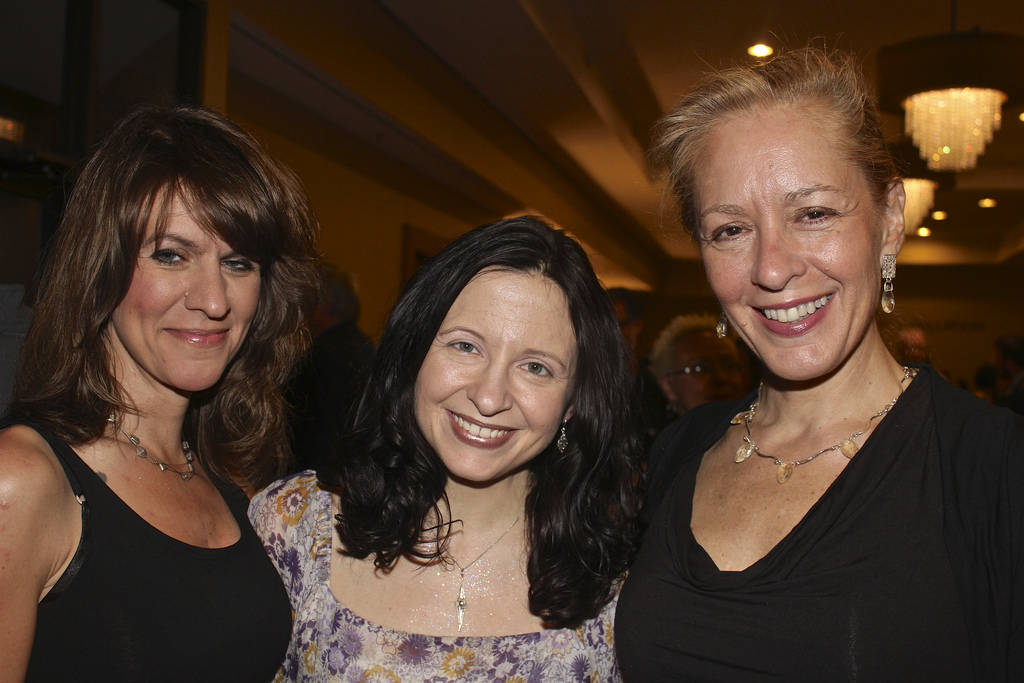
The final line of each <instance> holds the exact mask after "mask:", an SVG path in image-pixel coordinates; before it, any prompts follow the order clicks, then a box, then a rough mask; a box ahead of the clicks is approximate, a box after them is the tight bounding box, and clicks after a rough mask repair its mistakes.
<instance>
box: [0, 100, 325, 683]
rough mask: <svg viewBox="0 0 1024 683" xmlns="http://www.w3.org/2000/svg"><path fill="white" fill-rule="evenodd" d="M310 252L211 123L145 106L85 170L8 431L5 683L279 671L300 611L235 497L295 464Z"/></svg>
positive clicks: (277, 187)
mask: <svg viewBox="0 0 1024 683" xmlns="http://www.w3.org/2000/svg"><path fill="white" fill-rule="evenodd" d="M315 237H316V222H315V219H314V217H313V215H312V212H311V210H310V207H309V203H308V200H307V198H306V196H305V194H304V192H303V190H302V188H301V186H300V184H299V182H298V180H297V179H296V178H295V176H294V175H293V174H292V173H291V172H290V171H288V170H286V169H284V168H283V167H281V166H280V165H279V164H277V163H276V162H274V161H273V160H272V159H271V158H270V157H269V156H267V154H266V153H265V152H264V151H263V150H262V149H261V148H260V146H259V145H258V144H257V143H256V141H255V140H253V139H252V138H251V137H250V136H249V135H248V134H247V133H245V132H244V131H242V130H241V129H240V128H239V127H238V126H236V125H234V124H233V123H231V122H230V121H228V120H227V119H226V118H224V117H223V116H221V115H220V114H217V113H215V112H211V111H208V110H204V109H199V108H195V107H184V106H180V107H154V106H149V107H144V108H141V109H139V110H136V111H135V112H133V113H132V114H130V115H129V116H127V117H126V118H125V119H124V120H122V121H121V122H120V123H119V124H118V126H117V127H116V128H115V130H114V131H113V133H112V134H111V135H110V136H109V137H108V138H107V139H106V141H104V142H103V143H102V145H101V146H100V147H99V149H98V150H97V152H96V154H95V155H94V156H93V158H92V160H91V161H90V162H89V163H88V165H86V167H85V168H84V169H83V171H82V173H81V176H80V177H79V179H78V181H77V183H76V187H75V190H74V193H73V194H72V197H71V199H70V202H69V204H68V207H67V211H66V214H65V216H64V219H63V221H62V224H61V228H60V230H59V232H58V234H57V237H56V242H55V244H54V245H53V248H52V250H51V253H50V254H49V257H48V262H47V268H46V272H45V276H44V279H43V286H42V290H41V296H40V300H39V303H38V306H37V315H36V318H35V321H34V323H33V326H32V329H31V330H30V332H29V334H28V337H27V339H26V342H25V346H24V349H23V355H22V358H21V364H20V366H19V369H18V375H17V378H16V383H15V390H14V397H13V401H12V403H11V407H10V409H9V412H8V418H7V420H6V421H5V422H3V423H0V428H4V429H3V430H2V431H0V490H3V491H4V496H3V505H2V506H0V613H2V614H3V615H4V621H5V628H4V629H2V630H0V659H2V660H3V661H4V662H6V663H7V666H6V667H5V671H3V672H0V679H2V680H21V679H22V677H26V679H27V680H58V679H60V680H70V679H74V680H104V681H113V680H118V681H120V680H146V681H158V680H167V681H180V680H191V681H198V680H211V681H222V680H261V679H267V678H269V677H271V676H272V675H273V672H274V670H275V668H276V666H277V664H278V663H279V662H280V659H281V658H282V657H283V653H284V649H285V647H286V645H287V642H288V634H289V628H290V613H289V606H288V599H287V596H286V594H285V593H284V590H283V588H282V586H281V583H280V580H279V579H278V577H277V573H276V572H275V571H274V568H273V566H272V565H271V564H270V563H269V561H268V560H267V558H266V557H265V556H264V554H263V551H262V548H261V545H260V543H259V541H258V540H257V538H256V537H255V535H254V534H253V531H252V529H251V527H250V526H249V525H248V522H247V520H246V519H245V509H246V504H247V500H246V497H245V495H244V494H243V492H242V491H240V490H239V487H242V488H244V489H247V490H250V491H252V490H255V489H257V488H259V487H261V486H263V485H265V484H267V483H268V482H269V481H271V480H273V479H274V478H275V477H276V476H279V475H280V474H281V473H282V472H283V469H284V466H285V463H286V460H287V459H288V455H289V452H288V447H287V440H286V438H285V433H286V432H285V423H284V420H285V417H286V411H285V409H284V403H283V401H282V398H281V395H280V387H281V385H282V383H283V382H284V381H285V379H286V378H287V377H288V375H289V373H290V371H291V367H292V365H293V362H294V361H295V359H296V358H297V356H298V355H299V354H300V353H302V351H303V350H304V349H305V346H306V343H307V337H308V335H307V332H306V327H305V319H306V315H307V313H308V312H309V310H310V308H311V306H312V303H313V302H314V301H315V293H316V282H317V278H316V273H315V270H314V262H315V251H314V242H315ZM58 652H59V653H60V656H59V657H58V656H55V654H56V653H58ZM5 677H6V678H5Z"/></svg>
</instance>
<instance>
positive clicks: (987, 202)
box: [978, 197, 996, 209]
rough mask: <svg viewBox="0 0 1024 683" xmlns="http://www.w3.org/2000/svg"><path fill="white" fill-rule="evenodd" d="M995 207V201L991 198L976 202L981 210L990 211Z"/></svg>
mask: <svg viewBox="0 0 1024 683" xmlns="http://www.w3.org/2000/svg"><path fill="white" fill-rule="evenodd" d="M995 205H996V200H994V199H992V198H991V197H985V198H984V199H979V200H978V206H980V207H981V208H983V209H991V208H992V207H993V206H995Z"/></svg>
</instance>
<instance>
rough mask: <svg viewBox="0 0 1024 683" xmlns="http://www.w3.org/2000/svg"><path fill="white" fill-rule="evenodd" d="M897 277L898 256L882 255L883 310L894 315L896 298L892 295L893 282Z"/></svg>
mask: <svg viewBox="0 0 1024 683" xmlns="http://www.w3.org/2000/svg"><path fill="white" fill-rule="evenodd" d="M895 277H896V254H882V280H884V282H882V310H883V311H885V312H886V313H892V311H893V309H894V308H896V297H894V296H893V295H892V280H893V278H895Z"/></svg>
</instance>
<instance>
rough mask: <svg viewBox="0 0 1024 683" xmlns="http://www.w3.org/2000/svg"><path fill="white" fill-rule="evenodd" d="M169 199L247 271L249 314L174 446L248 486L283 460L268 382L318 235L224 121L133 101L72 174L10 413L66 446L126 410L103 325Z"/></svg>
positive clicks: (244, 138) (253, 145)
mask: <svg viewBox="0 0 1024 683" xmlns="http://www.w3.org/2000/svg"><path fill="white" fill-rule="evenodd" d="M174 198H178V199H180V200H181V201H182V202H183V203H184V205H185V207H186V210H187V211H188V213H189V215H190V216H191V217H192V219H193V220H195V221H196V222H197V223H198V224H199V225H200V226H201V227H202V228H203V229H204V230H206V231H208V232H209V233H210V234H212V235H216V236H217V237H219V238H220V239H222V240H223V241H224V242H226V243H227V244H229V245H230V246H231V247H232V248H233V249H235V250H236V251H238V252H239V253H240V254H242V255H244V256H245V257H246V258H250V259H252V260H253V261H255V262H256V263H258V264H259V266H260V271H261V281H260V295H259V305H258V308H257V311H256V315H255V317H254V318H253V321H252V324H251V325H250V327H249V332H248V335H247V336H246V339H245V341H244V342H243V344H242V346H241V348H240V349H239V351H238V353H237V354H236V356H235V358H234V359H233V360H232V361H231V363H230V364H229V365H228V368H227V369H226V371H225V373H224V375H223V376H222V377H221V379H220V380H219V381H218V382H217V383H216V384H215V385H214V386H212V387H210V388H209V389H206V390H204V391H200V392H195V393H194V394H193V395H192V396H191V399H190V402H189V408H188V411H187V413H186V417H185V423H184V425H183V437H184V438H185V439H188V440H189V442H191V443H194V444H196V451H197V455H196V457H197V458H199V459H200V460H201V461H202V464H203V467H204V468H205V469H206V470H207V471H208V472H209V473H210V474H211V475H212V476H214V477H215V478H218V479H221V480H226V481H234V482H235V483H237V484H239V485H241V486H242V487H243V488H245V489H248V490H250V491H252V490H255V489H258V488H261V487H262V486H264V485H266V484H268V483H270V482H271V481H273V480H274V479H275V478H277V477H278V476H280V475H281V474H283V473H284V471H285V469H286V467H287V464H288V461H289V459H290V456H291V453H290V451H289V448H288V441H287V438H286V420H287V407H286V404H285V402H284V400H283V398H282V396H281V386H282V385H283V384H284V383H285V381H286V380H287V379H288V378H289V377H290V375H291V372H292V368H293V366H294V364H295V362H296V360H297V359H298V358H299V357H300V356H301V354H302V353H304V351H305V350H306V348H307V346H308V344H309V333H308V329H307V320H308V317H309V314H310V313H311V312H312V309H313V307H314V306H315V303H316V299H317V287H318V282H319V279H318V274H317V271H316V263H317V256H316V250H315V243H316V238H317V235H318V227H317V222H316V218H315V217H314V215H313V212H312V210H311V208H310V205H309V200H308V198H307V197H306V193H305V191H304V190H303V189H302V186H301V183H300V182H299V180H298V178H297V177H296V176H295V174H294V173H292V172H291V171H290V170H288V169H287V168H285V167H284V166H283V165H281V164H279V163H278V162H276V161H274V160H273V159H271V158H270V156H268V155H267V153H266V152H265V151H263V149H262V148H261V147H260V145H259V144H258V143H257V142H256V141H255V140H254V139H253V138H252V137H251V136H250V135H249V134H248V133H246V132H245V131H244V130H242V129H241V128H240V127H239V126H237V125H235V124H234V123H232V122H231V121H229V120H228V119H227V118H225V117H224V116H223V115H221V114H219V113H217V112H214V111H210V110H207V109H202V108H199V107H193V106H184V105H146V106H143V107H140V108H138V109H136V110H134V111H133V112H131V113H130V114H129V115H128V116H126V117H125V118H124V119H122V120H121V121H120V122H119V123H118V125H117V126H116V128H115V129H114V130H113V132H112V133H111V134H110V135H109V137H107V138H106V140H104V141H103V143H102V144H101V145H100V146H99V148H98V149H97V150H96V152H95V154H94V155H93V156H92V158H91V159H90V160H89V162H88V163H87V164H86V166H85V167H84V168H83V169H82V172H81V173H80V175H79V177H78V179H77V181H76V183H75V187H74V191H73V192H72V194H71V198H70V200H69V202H68V205H67V209H66V211H65V214H64V217H63V220H62V221H61V225H60V228H59V230H58V232H57V234H56V236H55V238H54V243H53V244H52V245H51V248H50V250H49V253H48V257H47V261H46V267H45V269H44V274H43V279H42V284H41V288H40V295H39V299H38V302H37V307H36V316H35V320H34V321H33V324H32V327H31V329H30V330H29V333H28V336H27V338H26V340H25V344H24V347H23V349H22V355H21V359H20V363H19V367H18V372H17V376H16V378H15V386H14V395H13V400H12V402H11V406H10V408H9V411H8V412H9V415H10V416H11V417H14V418H15V419H18V420H23V421H26V422H29V423H31V424H35V425H39V426H41V427H45V428H48V429H50V430H51V431H52V432H54V433H55V434H56V435H57V436H59V437H60V438H62V439H63V440H65V441H66V442H68V443H70V444H72V445H76V444H82V443H89V442H92V441H95V440H96V439H98V438H100V437H101V436H102V435H103V434H104V433H105V431H106V429H107V427H108V425H107V419H108V418H109V417H112V416H119V415H123V414H126V413H132V412H137V411H136V409H135V407H134V405H133V403H132V398H131V396H128V395H127V394H126V392H125V390H124V388H123V387H122V386H121V385H120V383H119V382H118V381H117V379H116V378H115V376H114V372H113V364H112V357H111V355H110V352H109V348H108V339H107V335H108V332H107V326H108V324H109V322H110V316H111V314H112V313H113V312H114V309H115V308H117V306H118V304H119V303H120V302H121V300H122V299H123V298H124V296H125V294H126V293H127V292H128V288H129V286H130V285H131V281H132V276H133V274H134V272H135V267H136V262H137V260H138V257H139V253H140V250H141V247H142V243H143V241H144V239H145V237H146V228H147V225H148V224H149V221H150V219H151V217H154V218H156V219H157V220H156V229H157V232H158V234H160V233H161V232H162V230H163V228H164V221H163V220H162V219H161V216H162V215H163V214H165V213H166V211H165V209H166V208H167V207H169V206H170V203H171V202H172V201H173V200H174Z"/></svg>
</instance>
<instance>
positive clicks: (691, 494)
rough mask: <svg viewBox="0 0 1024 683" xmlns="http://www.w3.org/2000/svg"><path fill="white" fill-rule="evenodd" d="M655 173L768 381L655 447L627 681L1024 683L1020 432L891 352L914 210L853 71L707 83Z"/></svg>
mask: <svg viewBox="0 0 1024 683" xmlns="http://www.w3.org/2000/svg"><path fill="white" fill-rule="evenodd" d="M653 155H654V158H655V159H657V160H658V161H659V162H661V164H662V165H663V166H665V167H667V169H668V183H669V188H670V190H671V192H672V193H673V195H674V196H675V198H676V200H677V201H678V203H679V209H680V213H681V217H682V221H683V223H684V225H685V226H686V228H687V229H688V230H690V231H691V232H692V234H693V235H694V237H695V239H696V241H697V243H698V245H699V248H700V253H701V257H702V259H703V262H704V266H705V270H706V272H707V276H708V282H709V284H710V285H711V289H712V291H713V292H714V294H715V296H716V298H717V299H718V301H719V303H720V304H721V306H722V310H723V315H724V318H723V321H724V322H725V323H726V324H728V325H730V326H731V327H732V328H733V329H735V330H736V331H737V333H738V335H739V337H740V338H741V339H742V340H743V341H744V342H745V343H746V344H747V345H748V347H749V348H750V349H751V351H752V352H753V353H754V354H755V355H756V356H757V357H758V358H759V359H760V361H761V363H762V365H763V370H764V374H763V383H762V385H761V387H760V388H759V389H758V390H757V391H756V392H754V393H752V394H751V395H749V396H748V397H746V398H745V399H743V400H741V401H739V402H737V403H734V404H731V405H730V404H724V405H722V404H710V405H708V406H704V407H701V408H697V409H695V410H693V411H690V412H689V413H687V415H686V416H684V418H683V419H682V420H679V421H678V422H677V423H675V425H674V426H672V427H670V428H669V429H667V430H665V432H663V434H662V436H661V438H660V440H659V442H658V443H656V444H655V445H654V448H653V451H652V454H651V464H650V477H651V479H652V480H661V481H662V482H665V485H664V487H663V489H662V491H661V492H659V493H658V494H657V495H652V496H651V497H650V498H649V500H648V502H647V506H648V508H647V512H648V516H649V517H650V519H651V523H650V526H649V528H648V530H647V532H646V536H645V538H644V541H643V545H642V548H641V550H640V553H639V554H638V556H637V559H636V562H635V563H634V565H633V567H632V569H631V571H630V575H629V578H628V579H627V581H626V584H625V586H624V588H623V592H622V595H621V597H620V600H619V610H618V615H617V620H616V642H617V647H618V652H619V658H620V662H621V665H622V667H623V672H624V674H625V676H624V677H625V678H626V680H627V681H645V682H647V681H686V680H701V681H709V680H722V681H740V680H750V681H755V680H756V681H763V680H833V681H846V680H865V681H879V680H950V681H964V680H985V681H1011V680H1013V681H1016V680H1021V679H1022V677H1024V553H1022V552H1021V551H1020V549H1021V548H1024V420H1022V419H1021V418H1020V417H1015V416H1014V415H1012V414H1011V413H1010V412H1008V411H1003V410H998V409H995V408H992V407H991V406H989V405H988V404H985V403H984V402H982V401H980V400H978V399H976V398H975V397H974V396H971V395H970V394H968V393H966V392H963V391H961V390H959V389H957V388H955V387H952V386H951V385H949V384H948V383H947V382H946V381H945V380H944V379H943V378H942V377H941V376H940V375H939V374H938V373H936V372H935V371H934V370H933V369H932V368H930V367H929V366H927V365H906V366H904V365H901V364H900V363H898V362H897V361H896V360H895V359H893V357H892V356H891V355H890V354H889V352H888V351H887V350H886V347H885V344H884V343H883V342H882V338H881V335H880V334H879V331H878V324H877V322H876V311H877V309H878V308H879V304H881V310H882V315H885V314H887V313H889V312H891V311H892V310H893V307H894V306H895V300H896V299H895V295H896V286H895V279H896V265H895V264H896V259H897V257H898V255H899V252H900V248H901V247H902V246H903V240H904V224H903V205H904V191H903V185H902V183H901V181H900V179H899V176H898V174H897V171H896V168H895V166H894V164H893V162H892V160H891V158H890V156H889V155H888V153H887V152H886V146H885V140H884V138H883V136H882V128H881V123H880V118H879V114H878V111H877V108H876V106H875V104H874V102H873V100H872V99H871V98H870V96H869V95H868V92H867V89H866V87H865V84H864V82H863V79H862V77H861V75H860V73H859V70H858V68H857V67H856V65H855V64H853V63H852V61H851V60H850V59H848V58H847V57H845V56H843V55H840V54H828V53H825V52H823V51H821V50H817V49H813V48H807V49H802V50H794V51H791V52H785V53H783V54H782V55H781V56H779V57H777V58H776V59H773V60H772V61H769V62H766V63H761V64H758V65H756V66H749V67H740V68H736V69H732V70H728V71H724V72H721V73H715V74H711V75H709V76H707V77H705V79H704V80H702V81H701V82H700V83H699V84H698V85H697V86H696V87H695V89H694V90H693V91H692V92H691V93H689V94H688V95H686V96H685V97H684V98H683V99H682V100H681V101H680V102H679V104H677V105H676V107H675V108H674V109H673V110H672V111H671V112H670V113H669V114H668V115H667V116H666V117H665V118H664V119H663V120H662V122H661V124H660V127H659V129H658V133H657V136H656V142H655V145H654V151H653Z"/></svg>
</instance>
